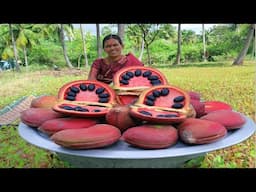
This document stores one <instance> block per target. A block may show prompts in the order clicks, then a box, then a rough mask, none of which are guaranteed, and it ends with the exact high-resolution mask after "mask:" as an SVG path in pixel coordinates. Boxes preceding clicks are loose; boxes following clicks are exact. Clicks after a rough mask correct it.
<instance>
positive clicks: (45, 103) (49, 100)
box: [30, 95, 58, 108]
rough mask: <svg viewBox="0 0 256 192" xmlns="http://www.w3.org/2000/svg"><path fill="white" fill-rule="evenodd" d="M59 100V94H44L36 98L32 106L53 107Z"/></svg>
mask: <svg viewBox="0 0 256 192" xmlns="http://www.w3.org/2000/svg"><path fill="white" fill-rule="evenodd" d="M57 101H58V98H57V96H54V95H42V96H40V97H37V98H34V99H33V100H32V101H31V104H30V107H31V108H52V106H54V105H55V104H56V103H57Z"/></svg>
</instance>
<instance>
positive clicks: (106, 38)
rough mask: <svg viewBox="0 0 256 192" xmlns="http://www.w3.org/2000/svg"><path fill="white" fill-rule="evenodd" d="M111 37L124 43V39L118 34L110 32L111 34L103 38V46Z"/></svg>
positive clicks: (121, 43)
mask: <svg viewBox="0 0 256 192" xmlns="http://www.w3.org/2000/svg"><path fill="white" fill-rule="evenodd" d="M109 39H115V40H117V41H118V42H119V43H120V45H123V42H122V39H121V38H120V37H119V36H118V35H114V34H109V35H107V36H105V37H104V39H103V43H102V47H103V48H104V46H105V42H106V41H107V40H109Z"/></svg>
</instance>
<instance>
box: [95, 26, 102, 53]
mask: <svg viewBox="0 0 256 192" xmlns="http://www.w3.org/2000/svg"><path fill="white" fill-rule="evenodd" d="M96 33H97V54H98V58H100V57H102V51H101V42H100V24H96Z"/></svg>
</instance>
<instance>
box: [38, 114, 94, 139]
mask: <svg viewBox="0 0 256 192" xmlns="http://www.w3.org/2000/svg"><path fill="white" fill-rule="evenodd" d="M97 123H98V121H97V120H96V119H93V118H76V117H67V118H57V119H51V120H48V121H45V122H44V123H43V124H42V125H41V126H40V127H38V130H40V131H42V132H43V133H46V134H47V135H49V136H50V135H52V134H54V133H56V132H58V131H62V130H65V129H81V128H88V127H91V126H93V125H96V124H97Z"/></svg>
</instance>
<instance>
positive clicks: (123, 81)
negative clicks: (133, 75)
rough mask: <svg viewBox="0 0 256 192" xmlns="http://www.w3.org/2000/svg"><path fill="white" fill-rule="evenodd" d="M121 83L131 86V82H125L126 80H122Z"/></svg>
mask: <svg viewBox="0 0 256 192" xmlns="http://www.w3.org/2000/svg"><path fill="white" fill-rule="evenodd" d="M119 82H120V83H122V84H124V85H128V84H129V82H128V81H127V80H124V79H121V80H120V81H119Z"/></svg>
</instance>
